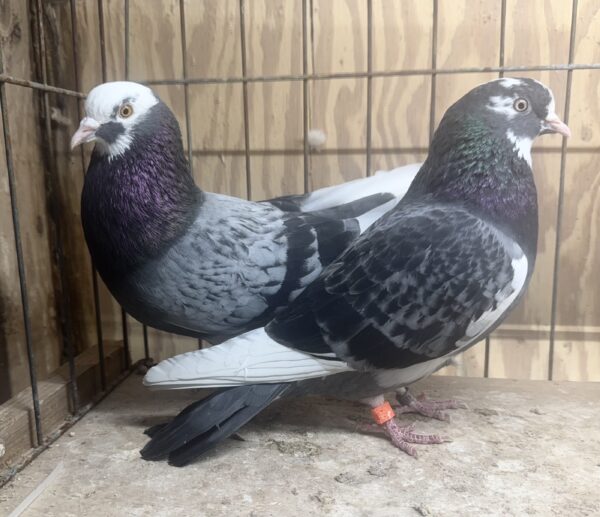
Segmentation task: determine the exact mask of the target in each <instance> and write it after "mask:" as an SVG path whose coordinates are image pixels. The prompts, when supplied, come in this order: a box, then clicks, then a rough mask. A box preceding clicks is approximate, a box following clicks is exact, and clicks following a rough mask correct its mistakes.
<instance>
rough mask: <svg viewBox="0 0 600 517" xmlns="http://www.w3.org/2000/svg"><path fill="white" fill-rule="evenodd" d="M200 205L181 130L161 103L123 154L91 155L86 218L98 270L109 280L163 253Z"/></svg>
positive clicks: (84, 208)
mask: <svg viewBox="0 0 600 517" xmlns="http://www.w3.org/2000/svg"><path fill="white" fill-rule="evenodd" d="M201 202H202V193H201V191H200V190H199V189H198V187H197V186H196V185H195V183H194V180H193V178H192V176H191V174H190V171H189V166H188V163H187V161H186V159H185V155H184V152H183V147H182V143H181V133H180V131H179V126H178V124H177V121H176V120H175V118H174V117H173V114H172V113H171V111H170V110H169V109H168V108H167V107H166V106H165V105H164V104H163V103H162V102H161V103H159V104H157V105H156V106H154V107H153V108H151V109H150V111H149V112H148V115H147V116H146V117H145V118H144V119H143V120H141V121H140V122H139V123H138V125H137V127H136V128H135V131H134V132H133V138H132V143H131V146H130V148H129V149H128V150H127V151H125V152H124V153H123V154H122V155H121V156H118V157H114V158H112V159H109V158H108V157H106V156H103V155H101V154H100V153H98V152H94V153H93V155H92V158H91V161H90V165H89V167H88V172H87V175H86V178H85V184H84V188H83V193H82V200H81V217H82V222H83V228H84V232H85V237H86V240H87V243H88V246H89V249H90V252H91V254H92V259H93V261H94V263H95V265H96V267H98V269H99V271H100V273H101V274H102V275H103V277H110V276H112V274H114V273H122V272H123V271H127V270H130V269H132V268H134V267H136V266H138V265H139V264H141V263H143V262H144V261H146V260H148V259H150V258H152V257H155V256H158V255H160V254H161V253H163V252H164V251H165V250H166V249H168V247H169V245H170V244H171V243H172V242H173V241H174V240H176V239H177V238H179V237H180V236H181V235H182V234H183V233H184V232H185V230H186V229H187V228H188V227H189V225H190V224H192V222H193V221H194V219H195V217H196V214H197V212H198V208H199V206H200V204H201Z"/></svg>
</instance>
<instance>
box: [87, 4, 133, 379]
mask: <svg viewBox="0 0 600 517" xmlns="http://www.w3.org/2000/svg"><path fill="white" fill-rule="evenodd" d="M97 5H98V30H99V35H100V63H101V68H102V82H103V83H105V82H106V81H107V78H108V73H107V64H106V33H105V32H104V0H98V4H97ZM95 276H96V271H95V268H94V277H95ZM94 277H93V278H92V282H93V281H94V280H95V278H94ZM121 331H122V334H123V356H124V357H123V359H124V361H123V363H124V365H125V369H126V370H128V369H129V367H130V366H131V357H130V351H129V332H128V330H127V313H126V312H125V309H123V307H121Z"/></svg>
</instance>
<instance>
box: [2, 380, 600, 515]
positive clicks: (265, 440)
mask: <svg viewBox="0 0 600 517" xmlns="http://www.w3.org/2000/svg"><path fill="white" fill-rule="evenodd" d="M420 390H425V391H427V393H428V394H429V395H430V396H432V397H436V396H437V397H438V398H439V397H444V396H445V397H448V396H452V397H456V398H460V399H461V400H463V401H465V402H466V403H467V404H468V405H469V408H470V409H461V410H455V411H453V412H452V421H451V422H449V423H448V422H438V421H431V420H426V419H423V418H421V417H418V416H413V415H403V416H402V420H403V421H407V422H408V421H416V427H417V430H418V431H422V432H436V433H441V434H445V435H449V436H450V437H452V439H453V440H454V441H453V442H452V443H446V444H442V445H435V446H420V449H419V452H420V457H419V459H417V460H415V459H413V458H410V457H408V456H406V455H404V454H402V453H400V452H398V451H397V450H396V449H394V448H393V447H392V445H391V444H390V443H388V442H387V441H386V440H385V439H382V438H380V437H378V436H372V435H365V434H361V433H359V432H356V431H355V428H356V426H357V424H359V423H362V422H366V421H368V418H369V416H368V410H366V409H365V408H363V407H362V406H360V405H358V404H353V403H347V402H335V401H332V400H321V399H304V400H300V401H294V402H288V403H285V405H284V404H279V405H276V406H273V407H271V408H269V409H268V410H267V411H266V412H264V413H263V414H262V415H261V416H260V417H259V418H258V419H256V420H255V421H254V422H252V423H251V424H249V425H248V426H246V427H245V428H244V429H243V430H242V432H241V433H240V434H241V435H242V437H243V438H244V439H245V441H237V440H228V441H227V442H226V443H224V444H222V445H221V446H220V447H219V448H218V449H217V450H216V451H213V452H212V453H210V454H209V455H208V456H207V457H206V458H205V459H204V460H202V461H200V462H197V463H195V464H194V465H191V466H189V467H186V468H183V469H176V468H173V467H169V466H168V465H167V464H166V463H164V462H160V463H148V462H144V461H143V460H141V459H140V457H139V454H138V451H139V449H140V447H142V446H143V444H144V443H145V442H146V437H145V436H144V435H143V434H142V431H143V429H144V428H145V427H147V426H149V425H151V424H154V423H157V422H159V421H162V420H163V417H167V416H170V415H173V414H174V413H175V412H176V411H177V410H178V409H180V408H181V407H182V406H184V405H185V404H186V403H187V402H188V401H190V400H192V399H193V396H192V395H191V394H190V393H184V392H178V393H149V392H147V391H146V390H145V389H144V388H143V387H142V386H141V378H140V377H138V376H132V377H130V378H129V379H127V381H126V382H124V383H123V384H122V385H121V386H120V387H119V388H117V390H116V391H115V392H114V393H112V394H111V395H110V396H109V397H108V398H107V399H106V400H105V401H104V402H103V403H102V404H100V405H99V406H98V407H97V408H95V409H94V410H93V411H92V412H91V413H89V414H88V415H87V416H86V417H85V418H83V419H82V420H81V421H80V422H79V423H78V424H77V425H75V426H74V427H73V428H72V430H71V432H70V433H67V434H65V435H64V436H63V437H62V438H61V439H60V440H59V441H58V442H56V443H55V444H54V445H53V446H52V448H51V449H49V450H48V451H46V452H45V453H43V454H42V455H41V456H40V457H39V458H38V459H36V460H35V462H34V463H33V464H32V465H30V466H29V467H28V468H26V469H25V470H24V471H23V472H21V473H20V475H19V476H18V477H17V478H16V479H15V480H14V481H13V482H11V483H10V484H9V485H7V486H6V487H4V489H2V491H0V515H7V514H9V513H10V512H11V511H12V510H13V509H14V508H15V507H16V506H17V505H18V504H19V503H20V502H21V501H22V500H23V499H24V498H25V497H26V496H27V495H28V494H29V493H30V492H31V491H32V490H33V489H34V488H35V487H36V486H37V485H38V484H39V483H40V482H41V481H42V480H43V479H44V478H45V477H46V476H47V475H48V473H50V472H51V471H52V470H53V469H54V468H55V467H56V466H57V465H58V464H60V463H62V468H61V470H60V472H59V474H58V477H56V478H55V479H54V481H52V482H51V483H50V485H49V486H48V487H47V488H46V489H45V491H44V492H43V493H42V495H41V496H40V497H39V498H38V499H37V500H36V501H35V502H34V503H33V505H32V506H31V507H30V508H29V509H28V510H27V511H26V512H25V513H24V514H23V515H25V516H28V517H32V516H40V517H41V516H59V515H60V516H86V515H90V516H91V515H94V516H113V515H114V516H128V515H144V516H146V515H152V516H188V515H189V516H221V515H223V516H224V515H227V516H238V515H240V516H253V517H263V516H296V515H298V516H303V517H305V516H307V515H333V516H337V515H340V516H390V517H391V516H394V517H401V516H405V515H406V516H416V517H418V516H425V515H434V516H455V515H477V516H480V515H486V516H487V515H503V516H505V515H519V516H521V515H560V516H563V515H569V516H581V515H600V383H596V384H592V383H556V382H535V381H533V382H532V381H526V382H524V381H505V380H502V381H501V380H489V379H461V378H454V377H453V378H448V377H434V378H431V379H429V380H427V381H426V382H422V383H420V385H418V386H416V387H415V389H413V392H414V393H418V392H419V391H420Z"/></svg>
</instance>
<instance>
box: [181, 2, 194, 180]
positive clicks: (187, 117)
mask: <svg viewBox="0 0 600 517" xmlns="http://www.w3.org/2000/svg"><path fill="white" fill-rule="evenodd" d="M179 21H180V24H181V58H182V61H183V66H182V69H181V71H182V73H183V79H184V80H185V81H187V78H188V73H187V38H186V33H185V0H179ZM183 102H184V106H185V130H186V132H187V145H188V162H189V164H190V172H191V173H192V174H193V173H194V162H193V161H192V159H193V151H192V127H191V126H192V124H191V119H190V103H189V85H188V84H187V83H186V84H184V85H183Z"/></svg>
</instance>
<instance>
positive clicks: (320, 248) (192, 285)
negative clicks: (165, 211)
mask: <svg viewBox="0 0 600 517" xmlns="http://www.w3.org/2000/svg"><path fill="white" fill-rule="evenodd" d="M389 199H390V196H388V195H382V194H376V195H373V196H369V197H368V198H367V199H360V200H358V201H357V202H355V203H353V204H350V205H342V206H341V207H339V208H332V209H329V210H326V211H321V212H314V213H286V212H283V211H282V210H280V209H279V208H277V207H275V206H273V205H272V204H269V203H253V202H247V201H243V200H240V199H237V198H232V197H228V196H222V195H217V194H206V195H205V199H204V203H203V205H202V206H201V208H200V210H199V213H198V217H197V219H196V221H195V222H194V224H193V225H192V226H191V227H190V228H189V229H188V231H187V232H186V234H185V235H184V236H183V237H182V238H181V239H180V241H178V242H177V243H175V244H174V245H173V246H171V248H170V249H169V250H168V251H167V252H166V253H165V254H164V255H163V256H161V257H159V258H158V259H155V260H153V261H151V262H149V263H148V264H146V265H145V266H144V267H143V268H141V269H140V270H139V271H136V272H135V273H134V274H133V275H132V276H131V277H130V279H129V284H128V285H126V286H125V288H124V291H125V292H122V293H121V296H120V299H126V300H127V301H128V303H127V305H128V306H129V307H127V306H126V308H127V310H128V311H130V312H131V314H132V315H133V316H134V317H136V318H137V319H139V320H140V321H143V322H145V323H147V324H149V325H151V326H154V327H156V328H160V329H162V330H167V331H171V332H177V333H181V334H187V335H191V336H195V337H205V338H209V339H211V340H213V341H214V339H212V338H213V337H214V336H217V338H218V339H221V338H223V337H226V336H231V335H236V334H239V333H241V332H243V331H246V330H249V329H252V328H256V327H260V326H263V325H264V324H266V323H267V322H268V321H270V320H271V319H272V318H273V317H274V315H275V314H276V313H277V311H278V310H280V309H281V308H283V307H285V306H286V305H287V304H288V303H290V301H292V300H293V299H295V298H296V297H297V296H298V295H299V294H300V293H301V292H302V290H303V289H304V288H305V287H306V286H308V285H309V284H310V283H311V282H312V281H313V280H314V279H315V278H317V277H318V276H319V274H320V273H321V270H322V268H323V266H324V265H326V264H329V263H330V262H331V261H332V260H334V259H335V258H337V257H338V256H339V255H340V254H341V253H342V252H343V251H344V250H345V249H346V247H347V246H348V245H349V244H350V243H351V242H352V241H353V240H354V239H356V238H357V237H358V235H359V234H360V224H359V222H358V220H357V219H355V218H354V217H353V215H354V214H356V213H361V212H363V211H364V210H368V209H369V208H373V207H380V205H385V203H386V202H388V201H389ZM377 209H378V208H377ZM348 216H349V217H348ZM124 305H125V304H124Z"/></svg>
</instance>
